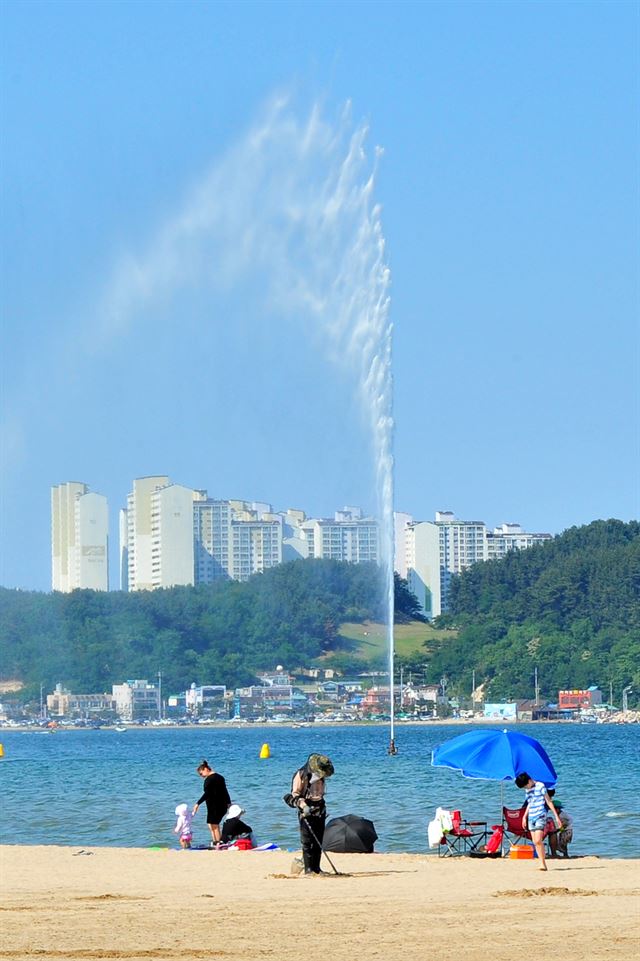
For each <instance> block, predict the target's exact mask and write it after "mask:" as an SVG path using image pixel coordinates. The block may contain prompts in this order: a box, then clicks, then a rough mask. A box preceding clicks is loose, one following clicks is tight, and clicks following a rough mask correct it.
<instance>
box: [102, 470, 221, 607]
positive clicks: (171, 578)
mask: <svg viewBox="0 0 640 961" xmlns="http://www.w3.org/2000/svg"><path fill="white" fill-rule="evenodd" d="M203 497H206V494H205V493H204V492H202V491H194V490H192V489H191V488H189V487H183V486H182V485H180V484H172V483H171V481H170V480H169V478H168V477H167V476H166V474H156V475H153V476H151V477H138V478H136V480H134V482H133V490H132V491H131V493H130V494H129V495H128V497H127V508H126V510H123V511H121V513H120V538H121V540H120V578H121V582H120V587H121V589H122V590H128V591H152V590H156V589H157V588H159V587H176V586H179V585H186V584H193V583H194V582H195V574H194V552H193V505H194V501H196V500H199V499H201V498H203Z"/></svg>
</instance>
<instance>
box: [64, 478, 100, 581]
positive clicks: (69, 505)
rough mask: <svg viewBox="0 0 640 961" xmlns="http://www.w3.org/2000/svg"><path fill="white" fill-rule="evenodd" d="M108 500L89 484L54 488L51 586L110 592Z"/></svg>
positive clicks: (75, 482) (65, 485) (68, 483)
mask: <svg viewBox="0 0 640 961" xmlns="http://www.w3.org/2000/svg"><path fill="white" fill-rule="evenodd" d="M108 544H109V510H108V505H107V498H106V497H103V496H102V494H95V493H92V492H91V491H90V490H89V488H88V487H87V485H86V484H83V483H80V482H78V481H69V482H67V483H64V484H56V485H55V486H54V487H52V488H51V586H52V589H53V590H54V591H62V592H64V593H68V592H69V591H73V590H76V589H80V588H83V589H88V590H93V591H106V590H108V589H109V550H108Z"/></svg>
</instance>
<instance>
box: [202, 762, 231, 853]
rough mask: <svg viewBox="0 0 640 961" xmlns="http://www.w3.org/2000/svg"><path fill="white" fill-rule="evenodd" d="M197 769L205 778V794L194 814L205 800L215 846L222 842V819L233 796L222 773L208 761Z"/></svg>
mask: <svg viewBox="0 0 640 961" xmlns="http://www.w3.org/2000/svg"><path fill="white" fill-rule="evenodd" d="M196 771H197V772H198V774H199V775H200V777H201V778H204V784H203V788H204V790H203V794H202V797H201V798H200V799H199V800H198V802H197V804H196V805H195V806H194V808H193V811H192V814H194V815H195V813H196V811H197V810H198V808H199V807H200V805H201V804H202V802H203V801H205V802H206V804H207V824H208V825H209V830H210V831H211V846H212V847H215V846H216V845H218V844H219V843H220V821H221V820H222V819H223V817H224V816H225V814H226V813H227V808H228V807H229V805H230V804H231V798H230V797H229V792H228V791H227V785H226V783H225V780H224V778H223V776H222V775H221V774H217V773H216V772H215V771H214V770H213V768H212V767H211V766H210V765H209V762H208V761H202V762H201V763H200V764H199V765H198V767H197V768H196Z"/></svg>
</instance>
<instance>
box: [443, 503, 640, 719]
mask: <svg viewBox="0 0 640 961" xmlns="http://www.w3.org/2000/svg"><path fill="white" fill-rule="evenodd" d="M438 626H440V627H445V626H447V627H454V626H455V627H457V628H459V629H460V633H459V635H458V637H457V638H456V639H454V640H450V641H448V642H447V643H446V644H445V643H441V644H440V645H439V646H438V648H437V650H436V652H435V654H434V656H433V658H432V659H431V660H430V662H429V670H430V672H432V673H433V675H434V676H436V677H437V676H439V675H441V674H446V675H447V677H448V678H449V681H450V683H451V684H453V687H454V688H455V687H456V686H457V687H458V689H459V690H460V691H461V692H462V691H466V692H468V691H469V689H470V679H471V674H472V671H473V670H475V672H476V683H478V684H479V683H481V682H483V683H484V684H485V696H486V697H488V698H491V699H495V700H503V699H508V698H518V697H531V696H532V691H533V687H534V680H533V678H534V671H535V668H536V667H537V669H538V677H539V683H540V690H541V694H542V695H543V696H545V697H548V698H549V699H555V698H556V697H557V693H558V691H559V690H561V689H563V688H574V687H577V688H582V687H587V686H589V685H590V684H597V685H599V686H600V687H601V689H602V690H603V692H604V694H605V698H606V697H608V691H609V683H610V682H611V683H612V684H613V688H614V691H616V692H618V697H619V692H620V690H621V689H622V688H623V687H625V686H627V685H629V684H633V685H634V687H635V690H636V691H638V690H639V689H640V524H638V523H637V522H631V523H628V524H625V523H623V522H622V521H618V520H609V521H595V522H594V523H592V524H589V525H588V526H586V527H574V528H571V529H570V530H568V531H565V533H564V534H562V535H561V536H559V537H557V538H554V540H553V541H550V542H548V543H546V544H541V545H538V546H536V547H532V548H529V549H528V550H526V551H521V552H513V553H511V554H509V555H507V556H506V557H505V558H503V559H501V560H497V561H489V562H487V563H484V564H476V565H475V566H474V567H472V568H470V569H469V570H468V571H465V572H464V574H462V575H461V576H460V577H458V578H456V579H455V581H454V584H453V589H452V599H451V611H450V613H449V614H447V615H443V617H441V618H439V621H438Z"/></svg>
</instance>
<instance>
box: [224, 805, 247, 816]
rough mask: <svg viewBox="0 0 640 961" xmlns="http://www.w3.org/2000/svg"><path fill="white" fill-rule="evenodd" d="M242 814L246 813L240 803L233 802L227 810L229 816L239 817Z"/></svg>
mask: <svg viewBox="0 0 640 961" xmlns="http://www.w3.org/2000/svg"><path fill="white" fill-rule="evenodd" d="M241 814H244V810H243V809H242V808H241V807H240V805H239V804H232V805H231V807H230V808H229V810H228V811H227V818H239V817H240V815H241Z"/></svg>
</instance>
